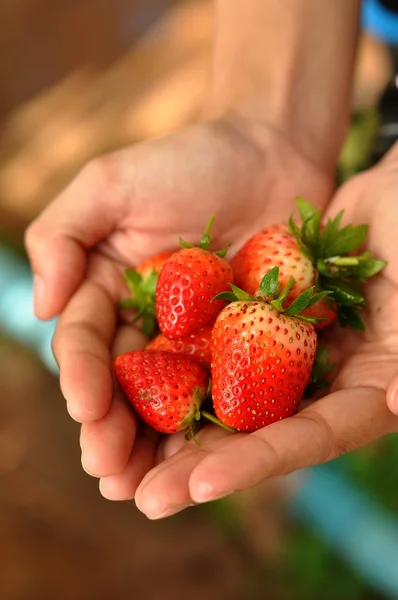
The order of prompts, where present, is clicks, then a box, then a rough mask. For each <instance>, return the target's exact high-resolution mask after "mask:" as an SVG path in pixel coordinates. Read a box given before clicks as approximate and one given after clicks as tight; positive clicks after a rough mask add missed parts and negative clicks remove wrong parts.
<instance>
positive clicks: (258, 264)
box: [230, 223, 315, 301]
mask: <svg viewBox="0 0 398 600" xmlns="http://www.w3.org/2000/svg"><path fill="white" fill-rule="evenodd" d="M230 264H231V267H232V269H233V272H234V283H235V285H237V286H238V287H239V288H241V289H242V290H244V291H245V292H247V293H248V294H255V293H256V292H257V290H258V288H259V287H260V283H261V280H262V278H263V277H264V275H265V274H266V273H267V272H268V271H269V270H270V269H272V268H273V267H279V283H280V285H281V286H283V287H284V286H285V285H286V283H287V281H288V279H289V277H294V279H295V284H294V286H293V289H292V290H291V292H290V295H289V298H288V301H289V300H294V299H295V298H297V296H300V294H302V293H303V292H304V291H305V290H307V289H308V288H309V287H311V286H313V285H314V281H315V269H314V266H313V264H312V262H311V260H310V259H309V258H308V256H306V255H305V254H304V253H303V252H302V251H301V250H300V248H299V246H298V243H297V240H296V238H295V237H294V236H293V235H292V234H291V233H290V232H289V228H288V226H287V225H286V224H285V223H280V224H279V225H272V226H271V227H268V228H267V229H264V230H263V231H260V232H259V233H256V234H255V235H254V236H253V237H252V238H250V239H249V240H248V241H247V242H246V244H245V245H244V246H243V247H242V248H241V249H240V250H239V252H238V253H237V254H236V255H235V256H234V257H233V258H232V259H231V261H230Z"/></svg>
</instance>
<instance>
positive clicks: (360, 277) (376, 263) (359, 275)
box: [347, 258, 387, 282]
mask: <svg viewBox="0 0 398 600" xmlns="http://www.w3.org/2000/svg"><path fill="white" fill-rule="evenodd" d="M386 266H387V263H386V262H385V261H384V260H379V259H377V258H365V259H364V260H361V258H360V259H359V264H358V265H357V266H356V267H353V268H351V269H349V271H348V273H347V276H349V277H352V278H354V279H356V280H357V281H359V282H364V281H366V280H367V279H369V278H370V277H373V276H374V275H377V273H380V271H382V270H383V269H384V268H385V267H386Z"/></svg>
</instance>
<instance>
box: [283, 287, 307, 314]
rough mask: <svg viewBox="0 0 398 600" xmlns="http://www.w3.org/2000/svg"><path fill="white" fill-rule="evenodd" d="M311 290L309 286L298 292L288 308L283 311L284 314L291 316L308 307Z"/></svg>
mask: <svg viewBox="0 0 398 600" xmlns="http://www.w3.org/2000/svg"><path fill="white" fill-rule="evenodd" d="M313 291H314V288H309V289H308V290H306V291H305V292H303V293H302V294H300V296H299V297H298V298H296V300H294V302H292V303H291V305H290V306H289V308H288V309H287V310H286V311H285V312H286V314H287V315H291V316H294V315H298V314H299V313H301V312H302V311H303V310H305V309H306V308H308V304H309V302H310V300H311V298H312V294H313Z"/></svg>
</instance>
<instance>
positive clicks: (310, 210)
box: [296, 198, 319, 223]
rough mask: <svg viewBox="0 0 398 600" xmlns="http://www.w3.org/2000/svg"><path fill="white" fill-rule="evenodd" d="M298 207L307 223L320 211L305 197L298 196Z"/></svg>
mask: <svg viewBox="0 0 398 600" xmlns="http://www.w3.org/2000/svg"><path fill="white" fill-rule="evenodd" d="M296 204H297V208H298V210H299V213H300V217H301V219H302V221H303V223H305V222H306V221H308V219H311V218H312V217H313V216H314V215H315V214H316V213H317V212H319V211H318V209H316V208H315V207H314V206H312V204H310V203H309V202H307V200H304V198H296Z"/></svg>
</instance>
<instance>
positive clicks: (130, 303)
mask: <svg viewBox="0 0 398 600" xmlns="http://www.w3.org/2000/svg"><path fill="white" fill-rule="evenodd" d="M119 308H122V309H123V310H131V309H133V308H138V306H137V300H136V299H135V298H125V299H124V300H121V301H120V302H119Z"/></svg>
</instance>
